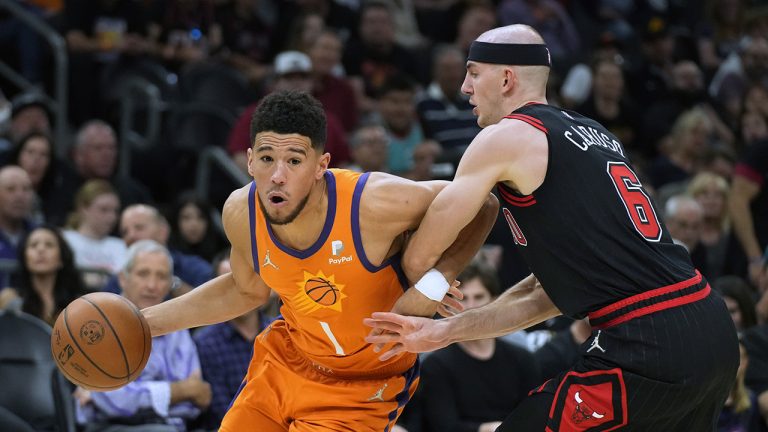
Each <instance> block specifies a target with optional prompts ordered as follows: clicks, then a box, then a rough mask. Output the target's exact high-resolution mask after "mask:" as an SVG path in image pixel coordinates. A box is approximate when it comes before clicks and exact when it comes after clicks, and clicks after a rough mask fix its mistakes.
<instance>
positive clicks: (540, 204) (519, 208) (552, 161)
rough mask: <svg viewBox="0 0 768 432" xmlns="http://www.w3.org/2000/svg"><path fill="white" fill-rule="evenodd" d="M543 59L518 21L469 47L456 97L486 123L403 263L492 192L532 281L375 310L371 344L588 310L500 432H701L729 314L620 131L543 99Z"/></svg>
mask: <svg viewBox="0 0 768 432" xmlns="http://www.w3.org/2000/svg"><path fill="white" fill-rule="evenodd" d="M549 62H550V59H549V52H548V50H547V48H546V46H545V45H544V42H543V40H542V39H541V36H540V35H539V34H538V33H536V32H535V31H534V30H533V29H531V28H530V27H527V26H522V25H512V26H507V27H502V28H497V29H493V30H490V31H488V32H486V33H484V34H483V35H481V36H480V37H479V38H478V39H477V40H476V41H475V42H474V43H473V45H472V47H471V48H470V52H469V58H468V61H467V74H466V78H465V80H464V84H463V86H462V90H463V91H464V92H465V93H466V94H468V95H470V102H471V103H472V104H473V105H474V106H475V109H474V111H475V114H476V115H477V116H478V124H479V125H480V126H481V127H483V128H484V129H483V130H482V131H481V132H480V133H479V134H478V135H477V137H476V138H475V140H474V141H473V142H472V144H471V145H470V146H469V148H468V149H467V151H466V153H465V154H464V156H463V158H462V160H461V163H460V164H459V167H458V170H457V173H456V178H455V180H454V181H453V182H452V183H451V184H450V185H449V186H448V187H446V188H445V189H444V190H443V191H442V192H441V193H440V194H439V195H438V196H437V198H436V199H435V200H434V202H433V203H432V205H431V206H430V208H429V211H428V212H427V215H426V216H425V218H424V220H423V222H422V223H421V225H420V227H419V229H418V231H417V232H416V233H415V234H414V236H413V238H412V240H411V243H410V245H409V248H408V251H407V252H406V254H405V258H404V264H405V267H406V272H407V273H408V276H409V278H410V279H412V280H418V279H419V277H420V276H421V274H422V273H423V272H424V271H426V270H427V269H429V268H430V267H431V266H432V265H433V264H434V262H435V261H436V260H437V258H438V257H439V256H440V254H441V253H442V251H443V250H444V249H445V248H447V247H448V246H449V245H450V244H451V242H453V240H454V239H455V238H456V235H457V234H458V233H459V231H461V229H462V228H463V227H464V226H465V225H466V224H467V223H468V222H469V221H470V220H471V219H472V217H473V216H474V215H475V214H476V213H477V211H478V209H479V208H480V205H481V204H482V202H483V200H484V199H485V194H486V193H487V191H489V190H491V189H493V187H494V186H497V185H498V190H499V194H500V196H501V198H502V200H503V203H504V206H503V207H504V208H503V209H502V210H503V212H504V216H505V218H506V220H507V222H508V224H509V227H510V229H511V230H512V234H513V235H514V241H515V243H516V245H517V247H518V249H519V250H520V252H521V253H522V255H523V256H524V258H525V259H526V261H527V263H528V265H529V267H530V269H531V271H532V273H533V274H532V275H531V276H529V277H528V278H526V279H524V280H523V281H521V282H520V283H519V284H517V285H515V286H514V287H512V288H510V289H509V290H508V291H507V292H506V293H504V294H503V295H502V296H500V297H499V298H498V299H497V300H496V301H495V302H493V303H491V304H489V305H487V306H485V307H482V308H479V309H473V310H471V311H467V312H464V313H462V314H459V315H456V316H454V317H452V318H448V319H444V320H437V321H433V320H429V319H424V318H413V317H403V316H400V315H396V314H392V313H386V312H382V313H376V314H374V316H373V317H372V318H371V319H367V320H366V323H367V324H368V325H370V326H372V327H374V328H375V329H376V332H374V333H372V334H371V336H369V342H374V343H380V344H381V343H394V345H393V346H388V348H390V349H389V350H388V351H387V352H385V353H384V354H383V355H382V358H389V357H390V356H391V355H394V354H396V353H399V352H400V351H403V350H407V351H412V352H422V351H431V350H434V349H437V348H440V347H443V346H446V345H448V344H450V343H453V342H457V341H461V340H469V339H481V338H489V337H496V336H500V335H502V334H505V333H509V332H513V331H516V330H520V329H524V328H526V327H529V326H531V325H533V324H536V323H539V322H542V321H544V320H546V319H549V318H552V317H555V316H557V315H560V314H565V315H568V316H571V317H573V318H583V317H585V316H588V317H589V320H590V323H591V324H592V328H593V333H592V336H591V337H590V338H589V339H588V340H587V342H585V344H584V345H583V346H582V347H581V352H582V358H581V360H579V362H578V363H577V364H576V365H574V366H573V368H572V369H571V370H569V371H566V372H564V373H562V374H561V375H560V376H558V377H556V378H554V379H552V380H550V381H547V382H546V383H542V385H541V386H539V387H537V388H536V389H533V390H532V391H531V394H530V396H529V397H528V398H527V399H525V400H524V402H522V403H521V404H520V405H519V406H518V408H517V409H516V410H515V411H514V412H513V413H512V414H510V415H509V417H508V418H507V419H506V420H505V421H504V423H502V425H501V426H500V427H499V429H498V431H538V432H541V431H614V430H622V431H624V430H631V431H654V432H655V431H664V432H669V431H680V432H682V431H685V432H688V431H713V430H714V428H715V423H716V420H717V417H718V414H719V412H720V410H721V408H722V405H723V403H724V401H725V399H726V397H727V395H728V393H729V392H730V390H731V388H732V385H733V381H734V378H735V374H736V369H737V367H738V363H739V350H738V343H737V338H736V331H735V328H734V326H733V324H732V322H731V319H730V317H729V315H728V311H727V310H726V308H725V305H724V303H723V301H722V300H721V299H720V298H719V297H718V296H717V295H716V294H715V293H713V292H712V291H711V289H710V287H709V285H708V284H707V282H706V280H704V278H702V276H701V274H700V273H699V272H698V271H696V269H695V268H694V267H693V265H692V264H691V260H690V258H689V256H688V253H687V252H686V251H685V249H683V247H681V246H678V245H675V244H674V243H673V242H672V239H671V237H670V235H669V232H668V231H667V229H666V227H665V226H664V223H663V221H662V220H661V217H660V216H661V215H660V214H659V213H658V212H657V211H656V209H655V208H654V205H653V202H652V201H651V199H650V197H649V195H648V193H647V192H646V191H645V189H644V188H643V185H642V184H641V182H640V180H639V179H638V177H637V174H636V173H635V171H634V170H633V168H632V165H631V164H630V163H629V160H628V159H627V155H626V153H625V151H624V148H623V146H622V144H621V143H620V142H619V141H618V140H617V139H616V137H615V136H614V135H613V134H611V133H610V132H609V131H608V130H606V129H605V128H604V127H603V126H601V125H600V124H598V123H597V122H595V121H594V120H591V119H589V118H586V117H583V116H581V115H579V114H577V113H575V112H572V111H566V110H562V109H559V108H556V107H553V106H550V105H547V101H546V98H545V88H546V83H547V77H548V74H549ZM382 330H385V331H387V333H384V334H379V332H380V331H382Z"/></svg>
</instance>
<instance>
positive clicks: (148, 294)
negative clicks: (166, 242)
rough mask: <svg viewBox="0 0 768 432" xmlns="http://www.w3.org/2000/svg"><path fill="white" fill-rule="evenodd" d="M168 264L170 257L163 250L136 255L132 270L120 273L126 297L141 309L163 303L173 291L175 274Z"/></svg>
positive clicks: (121, 285)
mask: <svg viewBox="0 0 768 432" xmlns="http://www.w3.org/2000/svg"><path fill="white" fill-rule="evenodd" d="M168 264H169V263H168V258H166V257H165V255H164V254H163V253H161V252H143V253H139V254H138V255H136V257H135V258H134V262H133V266H132V267H131V270H130V271H129V272H128V273H127V274H125V273H120V275H119V278H120V287H121V288H122V289H123V295H124V296H125V298H127V299H128V300H130V301H131V302H133V304H135V305H136V306H137V307H138V308H139V309H144V308H146V307H150V306H154V305H157V304H160V303H162V302H163V300H164V299H165V297H166V296H167V295H168V293H169V292H170V291H171V282H172V277H173V275H172V274H171V268H170V267H169V265H168Z"/></svg>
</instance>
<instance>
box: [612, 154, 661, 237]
mask: <svg viewBox="0 0 768 432" xmlns="http://www.w3.org/2000/svg"><path fill="white" fill-rule="evenodd" d="M608 175H609V176H611V180H613V185H614V186H615V187H616V192H618V193H619V197H621V201H622V202H623V203H624V207H625V208H626V209H627V215H629V219H630V220H631V221H632V225H634V227H635V230H637V232H638V233H640V235H641V236H643V238H645V239H646V240H648V241H652V242H657V241H659V240H660V239H661V225H660V224H659V219H658V218H657V217H656V210H654V208H653V205H652V204H651V199H650V198H649V197H648V194H646V193H645V190H644V189H643V185H642V184H641V183H640V180H638V179H637V175H636V174H635V172H634V171H632V169H631V168H630V167H629V166H627V164H626V163H625V162H608Z"/></svg>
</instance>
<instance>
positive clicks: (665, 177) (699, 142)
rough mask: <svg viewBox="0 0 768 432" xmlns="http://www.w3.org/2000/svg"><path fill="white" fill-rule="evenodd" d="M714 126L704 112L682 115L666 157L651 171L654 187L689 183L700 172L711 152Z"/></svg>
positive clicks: (688, 112)
mask: <svg viewBox="0 0 768 432" xmlns="http://www.w3.org/2000/svg"><path fill="white" fill-rule="evenodd" d="M711 133H712V122H711V121H710V120H709V118H708V117H707V114H706V113H705V112H704V110H702V109H700V108H694V109H692V110H690V111H687V112H686V113H684V114H683V115H681V116H680V117H679V118H678V119H677V121H676V122H675V126H674V127H673V128H672V134H671V137H670V139H669V140H667V144H666V148H665V149H664V151H662V154H661V155H660V156H659V157H657V158H656V160H654V161H653V162H652V163H651V165H650V166H649V167H648V177H649V179H650V181H651V183H652V184H653V187H654V188H656V189H659V188H660V187H662V186H664V185H666V184H669V183H675V182H681V181H685V180H688V179H689V178H690V177H692V176H693V175H694V174H695V173H696V172H697V171H698V170H699V168H700V165H701V161H702V158H703V156H704V154H705V153H706V150H708V148H709V139H710V134H711Z"/></svg>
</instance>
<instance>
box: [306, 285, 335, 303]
mask: <svg viewBox="0 0 768 432" xmlns="http://www.w3.org/2000/svg"><path fill="white" fill-rule="evenodd" d="M304 292H305V293H307V295H308V296H309V298H311V299H312V300H314V301H315V303H317V304H321V305H323V306H331V305H332V304H334V303H336V300H337V296H338V294H337V293H338V292H339V289H338V288H336V287H335V286H333V284H332V283H330V282H328V281H327V280H325V279H322V278H317V279H310V280H308V281H307V283H306V284H304Z"/></svg>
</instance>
